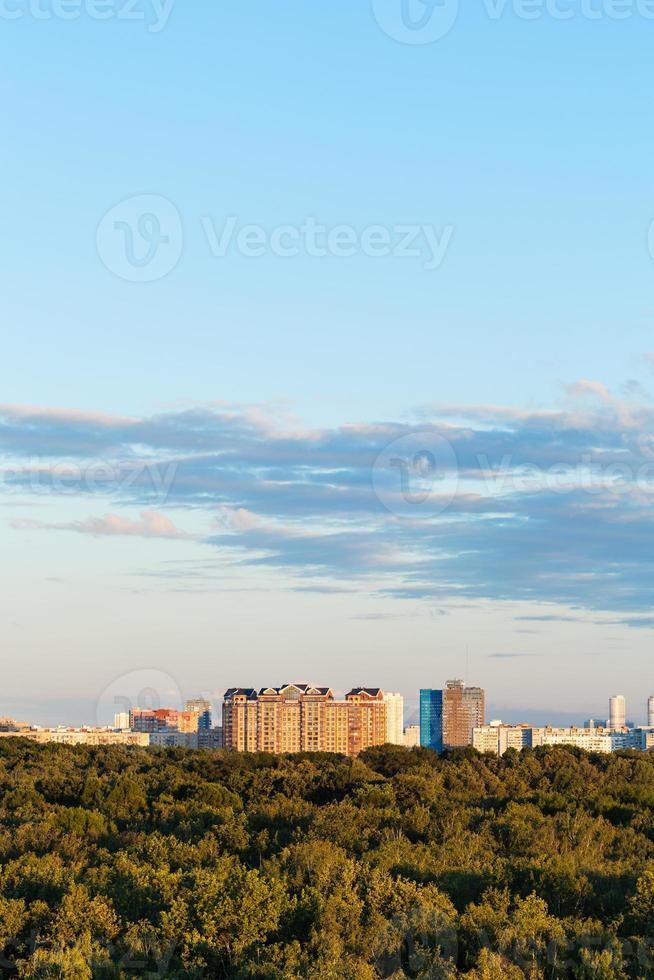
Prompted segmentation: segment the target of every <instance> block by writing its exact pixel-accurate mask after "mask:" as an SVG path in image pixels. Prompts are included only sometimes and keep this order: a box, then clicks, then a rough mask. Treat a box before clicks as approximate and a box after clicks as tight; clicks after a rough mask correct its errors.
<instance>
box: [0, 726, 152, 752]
mask: <svg viewBox="0 0 654 980" xmlns="http://www.w3.org/2000/svg"><path fill="white" fill-rule="evenodd" d="M0 738H28V739H29V740H30V741H32V742H40V743H46V742H54V743H56V744H58V745H129V746H132V745H136V746H140V747H142V748H146V747H147V746H148V745H149V744H150V737H149V736H148V735H146V734H145V732H114V731H111V730H110V729H85V728H65V729H64V728H39V729H27V730H22V731H18V732H0Z"/></svg>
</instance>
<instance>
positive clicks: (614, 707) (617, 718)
mask: <svg viewBox="0 0 654 980" xmlns="http://www.w3.org/2000/svg"><path fill="white" fill-rule="evenodd" d="M626 723H627V706H626V703H625V699H624V697H623V696H622V694H616V695H615V696H614V697H612V698H610V699H609V728H610V729H611V731H617V730H618V729H620V728H624V727H625V725H626Z"/></svg>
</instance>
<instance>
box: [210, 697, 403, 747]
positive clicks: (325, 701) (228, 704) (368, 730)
mask: <svg viewBox="0 0 654 980" xmlns="http://www.w3.org/2000/svg"><path fill="white" fill-rule="evenodd" d="M386 740H387V705H386V703H385V701H384V693H383V691H382V690H381V689H380V688H369V687H359V688H354V689H353V690H352V691H350V692H349V693H348V694H347V695H346V696H345V700H343V701H337V700H336V699H335V697H334V693H333V691H332V690H331V688H328V687H313V686H312V685H310V684H285V685H283V686H282V687H264V688H262V689H261V690H260V691H259V693H257V692H256V691H255V690H254V689H253V688H230V689H229V690H228V691H226V692H225V697H224V701H223V742H224V746H225V748H226V749H232V750H235V751H240V752H275V753H281V752H335V753H338V754H341V755H349V756H356V755H358V754H359V753H360V752H362V751H363V750H364V749H367V748H370V747H371V746H373V745H383V744H384V743H385V742H386Z"/></svg>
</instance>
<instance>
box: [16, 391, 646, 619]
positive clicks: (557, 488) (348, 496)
mask: <svg viewBox="0 0 654 980" xmlns="http://www.w3.org/2000/svg"><path fill="white" fill-rule="evenodd" d="M573 394H574V397H575V398H577V399H580V401H579V404H577V406H576V407H574V408H570V409H567V410H560V411H554V412H552V411H550V412H540V413H539V412H532V413H529V412H524V413H521V412H516V411H513V410H508V409H503V408H499V407H497V406H486V407H467V408H466V407H463V408H461V407H452V408H448V407H443V408H441V409H439V412H438V417H436V413H435V412H434V413H433V414H434V418H433V420H432V421H427V420H426V419H427V417H428V416H429V415H430V413H429V412H425V413H423V414H424V416H425V418H424V419H423V421H422V422H421V423H420V424H419V425H416V426H407V425H398V424H394V423H387V424H376V425H357V426H344V427H342V428H338V429H328V430H321V431H304V430H301V429H300V430H295V431H291V430H289V429H288V428H284V427H282V426H280V425H278V424H276V422H275V421H274V419H272V418H269V417H266V416H265V415H264V414H263V413H262V412H261V411H260V410H251V411H244V410H241V409H234V410H231V411H230V410H227V409H222V410H220V411H212V410H209V409H196V410H192V411H187V412H178V413H170V414H167V415H160V416H155V417H151V418H135V419H125V418H112V417H105V416H99V415H98V416H94V415H84V414H82V413H71V412H56V411H49V410H38V409H12V408H10V407H9V408H5V409H0V449H2V450H3V452H4V454H5V455H4V459H5V465H4V471H5V474H6V478H5V481H4V483H3V484H2V489H3V490H4V491H5V492H8V488H10V487H16V486H19V487H20V488H21V491H22V492H28V491H29V489H30V480H33V479H34V475H35V474H36V473H38V481H37V488H38V489H37V493H38V492H46V491H44V487H48V483H47V480H46V481H45V483H44V482H43V473H44V472H47V473H51V472H58V473H59V482H57V481H54V482H52V483H51V484H50V485H49V488H48V489H47V492H50V493H52V494H54V495H57V494H66V495H72V494H74V493H79V496H80V499H81V500H82V501H83V500H84V499H85V498H86V499H88V500H91V499H94V500H97V499H99V497H100V496H101V495H102V493H103V492H107V493H110V492H111V487H112V484H111V473H109V472H108V471H105V472H104V475H103V478H102V479H100V478H99V475H98V474H97V473H96V475H95V476H94V479H93V481H92V489H89V488H86V487H84V486H83V485H79V484H78V485H77V486H76V484H75V481H74V480H72V481H69V480H67V479H66V477H65V476H64V474H65V472H66V467H67V466H71V465H72V466H75V465H77V466H78V467H79V470H78V472H79V473H83V472H84V471H85V468H86V467H87V466H90V467H91V469H90V472H94V470H93V467H92V466H91V464H90V463H89V460H90V458H91V455H92V454H94V456H95V460H96V461H97V460H101V459H102V457H103V456H104V457H105V458H111V459H112V460H113V461H116V460H118V461H119V463H118V464H116V463H115V462H114V463H112V464H111V465H112V466H116V471H115V475H116V486H120V497H119V503H120V504H121V505H122V504H130V505H138V506H141V505H145V506H151V505H152V502H153V501H154V502H158V503H159V504H160V505H163V503H165V504H167V505H168V506H169V507H177V508H182V509H184V510H186V511H188V512H190V511H192V510H195V511H198V512H200V513H201V514H202V515H203V516H202V518H201V519H202V521H203V522H204V525H205V527H206V531H205V533H204V534H202V535H197V534H196V535H190V534H184V533H183V532H179V531H177V529H176V528H175V527H173V526H172V525H169V524H167V523H166V522H165V521H163V520H161V519H160V518H159V517H158V516H157V515H154V514H151V513H148V514H145V515H141V517H140V518H139V519H138V520H135V519H134V518H132V517H130V519H129V520H122V521H121V520H118V519H116V518H115V517H107V516H105V517H104V518H103V519H102V520H98V519H91V517H93V516H94V515H92V514H91V515H90V514H89V511H88V510H87V509H85V510H84V512H83V513H81V514H80V519H79V520H77V521H75V522H70V521H68V523H66V524H65V525H62V524H50V525H49V527H51V528H56V529H59V530H64V529H65V530H71V531H77V532H79V533H93V534H100V533H129V534H140V535H142V536H144V537H146V536H159V537H168V538H171V539H173V538H179V539H184V540H190V539H191V538H193V540H194V541H195V540H200V541H202V543H203V544H204V546H205V548H206V547H210V548H216V549H218V550H217V551H216V554H220V555H221V556H225V555H232V556H233V557H234V560H238V561H239V562H240V563H246V564H247V563H249V564H250V565H252V566H260V567H270V568H284V569H287V570H289V571H290V572H291V573H298V575H300V574H301V575H303V576H304V575H306V574H314V575H316V576H321V577H323V578H324V579H330V578H334V579H337V580H338V581H339V582H341V583H342V582H343V580H345V579H347V580H350V579H351V580H353V581H355V582H356V587H358V588H365V589H367V590H369V591H374V592H376V593H383V594H387V595H392V596H395V597H397V598H425V599H434V598H438V599H442V598H446V597H448V596H450V597H456V598H459V599H461V598H463V597H470V598H474V599H477V598H494V599H529V600H542V601H551V602H565V603H571V604H576V605H580V606H584V607H586V608H592V609H595V610H598V609H602V610H609V611H611V610H612V611H616V612H622V613H628V614H629V615H628V619H629V620H630V621H631V623H633V624H635V623H636V622H638V621H640V618H642V617H641V614H645V613H646V612H647V611H648V609H651V606H652V601H653V600H654V576H652V563H653V560H652V557H651V556H652V554H653V549H652V545H653V544H654V540H653V538H654V532H653V531H652V527H653V522H652V516H653V513H654V508H653V495H652V492H653V490H654V456H653V454H652V445H654V443H653V442H652V433H654V412H653V411H652V409H651V407H650V406H649V405H648V404H646V403H645V404H634V403H625V402H621V401H618V400H616V399H614V398H612V396H611V395H610V394H609V393H608V392H606V391H605V390H604V389H602V388H601V386H596V385H595V386H592V385H588V384H586V385H582V386H578V387H577V389H576V390H575V392H574V393H573ZM589 399H590V404H589ZM136 451H138V452H139V453H140V454H141V456H146V457H147V459H148V461H149V462H148V464H147V466H143V465H142V464H140V466H139V467H135V466H134V460H133V458H132V457H133V456H134V454H135V452H136ZM35 460H38V466H36V465H35ZM58 467H60V468H61V469H59V470H58V469H57V468H58ZM135 473H136V476H135V475H134V474H135ZM126 474H130V476H129V478H127V479H126ZM153 474H154V477H153ZM157 493H159V497H157ZM162 495H163V496H162ZM162 502H163V503H162ZM16 516H18V517H21V516H23V515H20V514H18V515H16ZM29 526H31V527H32V528H33V527H34V526H35V522H33V521H31V522H29ZM180 574H182V573H181V572H180ZM305 584H306V583H305ZM625 621H626V620H625Z"/></svg>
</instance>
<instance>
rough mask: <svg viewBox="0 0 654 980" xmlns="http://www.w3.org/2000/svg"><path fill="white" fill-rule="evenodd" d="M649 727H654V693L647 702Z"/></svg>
mask: <svg viewBox="0 0 654 980" xmlns="http://www.w3.org/2000/svg"><path fill="white" fill-rule="evenodd" d="M647 727H648V728H654V694H653V695H652V697H651V698H650V699H649V701H648V702H647Z"/></svg>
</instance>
